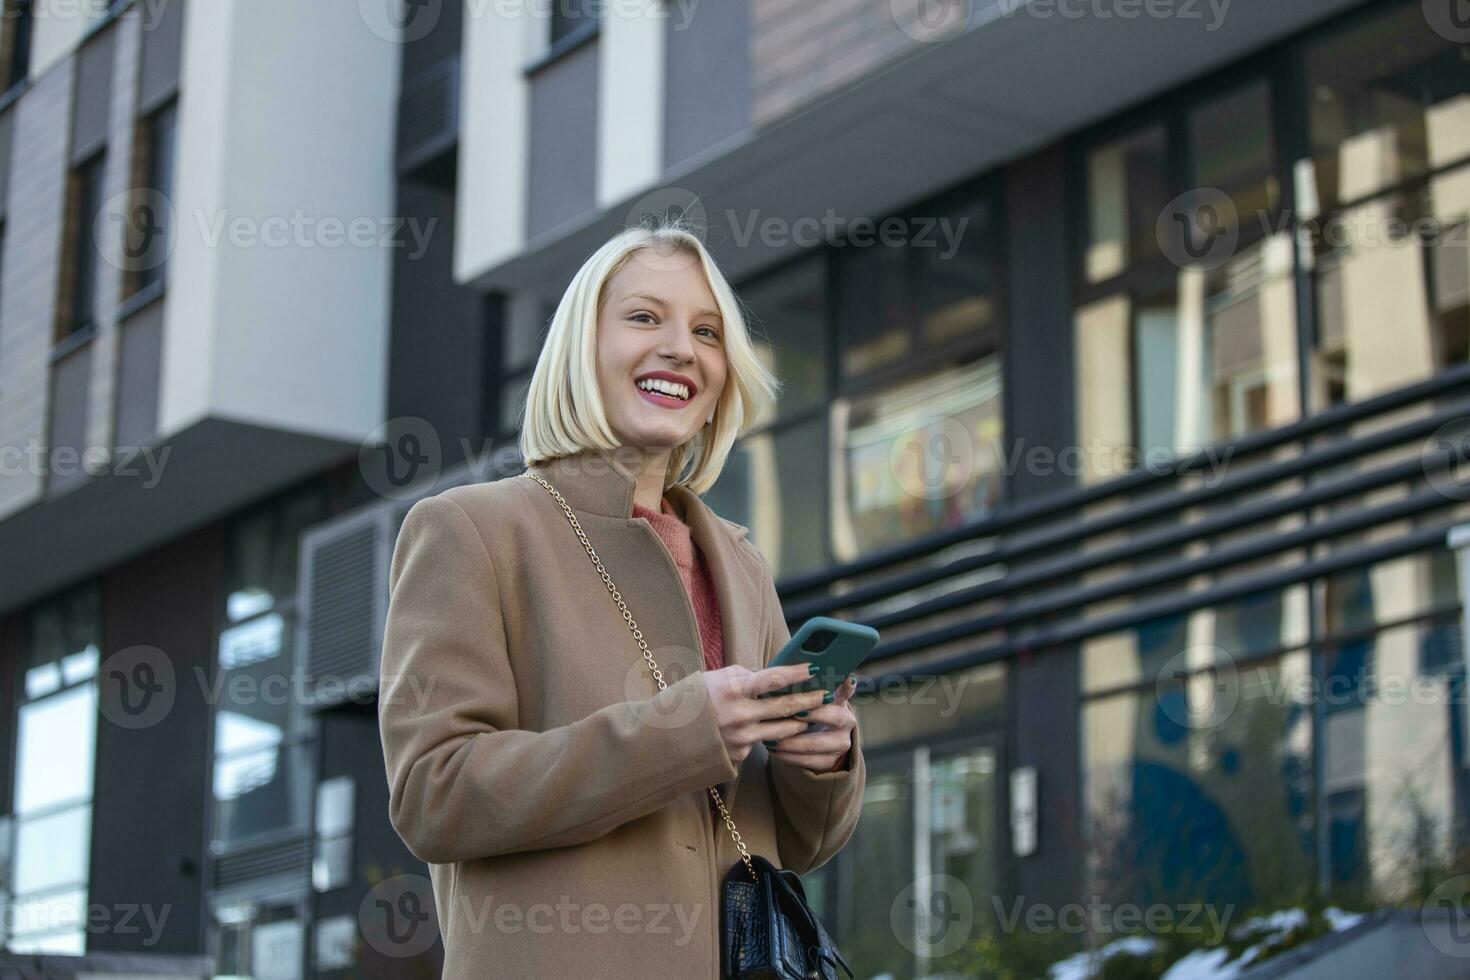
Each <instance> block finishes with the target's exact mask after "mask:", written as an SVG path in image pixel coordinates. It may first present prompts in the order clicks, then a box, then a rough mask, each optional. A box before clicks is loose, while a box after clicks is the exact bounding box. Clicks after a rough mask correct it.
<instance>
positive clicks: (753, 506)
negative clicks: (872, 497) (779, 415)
mask: <svg viewBox="0 0 1470 980" xmlns="http://www.w3.org/2000/svg"><path fill="white" fill-rule="evenodd" d="M825 443H826V418H825V417H824V416H821V415H818V416H815V417H813V418H811V419H809V420H808V421H806V422H802V423H799V424H796V425H791V426H785V427H782V428H780V429H777V430H775V431H770V430H767V431H766V432H761V433H758V434H756V435H751V436H746V437H745V438H744V439H742V440H740V442H739V443H737V444H736V446H735V448H734V449H733V450H732V451H731V453H730V456H729V458H728V459H727V460H726V461H725V468H724V470H723V471H722V472H721V473H720V479H719V482H717V483H716V484H715V486H714V487H713V488H711V489H710V491H709V493H707V494H706V495H705V498H704V499H705V503H707V504H708V505H709V506H710V507H712V508H713V509H714V510H715V512H716V513H718V514H719V515H720V516H722V517H724V518H726V519H728V520H732V521H734V522H735V523H737V524H744V525H745V526H746V527H748V528H750V535H751V542H752V543H753V544H754V545H755V546H756V547H757V548H758V549H759V550H760V552H761V554H763V555H765V556H766V560H767V561H769V562H770V563H771V571H772V574H773V576H774V577H775V578H778V579H779V578H782V577H784V576H788V575H795V574H797V573H800V572H804V571H810V570H812V569H816V568H820V567H822V566H823V565H825V564H826V563H827V560H828V559H827V549H826V547H825V546H824V542H823V528H824V527H825V526H826V519H827V514H826V508H827V498H826V495H825V494H823V493H821V492H820V488H822V487H824V486H826V483H827V472H826V466H825V456H824V454H823V452H822V446H823V445H825ZM813 488H817V489H818V491H819V492H810V491H811V490H812V489H813Z"/></svg>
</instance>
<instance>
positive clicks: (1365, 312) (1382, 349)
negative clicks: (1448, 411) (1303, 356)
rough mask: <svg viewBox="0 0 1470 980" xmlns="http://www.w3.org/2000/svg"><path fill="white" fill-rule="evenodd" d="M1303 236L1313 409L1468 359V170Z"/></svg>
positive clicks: (1360, 208)
mask: <svg viewBox="0 0 1470 980" xmlns="http://www.w3.org/2000/svg"><path fill="white" fill-rule="evenodd" d="M1467 73H1470V68H1467ZM1467 124H1470V119H1467ZM1309 230H1310V233H1311V238H1310V240H1311V244H1312V254H1313V285H1314V289H1315V296H1316V306H1317V334H1316V346H1315V349H1314V350H1313V352H1312V355H1313V386H1312V392H1311V395H1312V407H1313V409H1314V410H1320V409H1323V408H1327V407H1330V406H1332V405H1335V404H1338V403H1339V402H1348V401H1357V400H1359V399H1363V398H1367V397H1370V396H1372V395H1375V394H1378V393H1380V392H1384V391H1388V390H1391V389H1394V388H1399V387H1402V386H1404V385H1407V384H1411V383H1413V382H1415V381H1420V380H1423V379H1425V378H1428V377H1430V376H1431V375H1433V374H1434V373H1436V372H1437V371H1440V370H1442V369H1443V368H1446V367H1449V366H1451V365H1454V364H1463V363H1464V362H1465V361H1466V360H1467V359H1470V247H1467V245H1470V166H1467V167H1461V168H1459V169H1456V170H1452V171H1449V172H1447V173H1442V174H1439V175H1437V176H1434V177H1431V178H1429V180H1428V181H1426V182H1425V183H1424V184H1422V185H1419V186H1417V187H1414V188H1412V189H1410V190H1405V191H1395V192H1392V193H1389V194H1385V195H1382V196H1380V197H1376V198H1374V199H1372V200H1370V201H1368V202H1366V203H1363V204H1360V205H1357V206H1354V207H1350V208H1347V209H1346V210H1343V211H1341V212H1338V213H1337V214H1335V215H1333V216H1331V217H1330V218H1328V219H1326V220H1324V221H1321V222H1315V223H1313V224H1311V225H1310V226H1309ZM1386 323H1392V324H1393V329H1391V330H1390V329H1385V328H1384V324H1386Z"/></svg>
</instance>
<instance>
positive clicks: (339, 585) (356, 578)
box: [296, 465, 514, 711]
mask: <svg viewBox="0 0 1470 980" xmlns="http://www.w3.org/2000/svg"><path fill="white" fill-rule="evenodd" d="M512 469H514V467H512ZM481 476H482V474H481V473H479V472H477V471H476V470H474V469H473V468H471V467H470V466H468V465H464V466H461V467H459V468H456V469H453V470H449V471H447V472H445V473H443V474H441V475H440V476H439V478H438V479H437V480H435V481H434V482H433V483H432V484H431V485H430V486H427V487H425V489H424V495H425V496H428V495H431V494H435V493H440V492H442V491H444V490H447V489H449V488H450V487H456V486H462V485H463V484H466V483H475V482H478V481H479V480H480V479H481ZM415 503H417V500H384V501H382V502H380V503H377V504H373V505H371V506H369V507H364V508H361V509H359V510H356V511H354V512H352V513H349V514H344V515H342V516H340V517H336V518H333V519H332V520H330V521H327V522H325V523H323V524H318V525H317V526H316V527H313V528H311V529H309V530H308V531H306V533H304V534H303V535H302V536H301V559H300V561H301V566H300V569H299V572H300V574H299V577H298V582H299V585H298V589H297V597H296V598H297V626H296V629H297V633H296V637H297V651H298V658H299V662H300V664H301V670H302V671H303V672H304V674H305V676H304V677H303V678H302V679H301V689H302V691H303V692H304V693H305V695H306V698H307V701H308V703H309V704H310V706H311V708H312V710H315V711H320V710H323V709H325V708H330V707H333V706H335V705H339V704H342V703H344V702H346V701H349V700H351V701H354V702H357V703H363V701H364V699H365V698H366V697H367V696H368V695H370V694H372V693H374V692H376V691H377V689H378V673H379V670H380V667H381V664H382V659H383V624H384V621H385V620H386V619H387V618H388V571H389V569H390V568H391V567H392V564H393V545H394V543H395V542H396V541H397V540H398V530H399V528H400V527H402V525H403V519H404V517H406V516H407V515H408V512H409V510H410V509H411V508H412V507H413V505H414V504H415Z"/></svg>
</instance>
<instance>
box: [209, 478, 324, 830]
mask: <svg viewBox="0 0 1470 980" xmlns="http://www.w3.org/2000/svg"><path fill="white" fill-rule="evenodd" d="M324 510H325V508H324V504H323V501H322V498H321V496H320V494H319V493H318V492H317V491H315V490H308V491H305V492H302V493H295V494H289V495H286V496H282V497H280V498H277V499H275V500H272V501H269V502H267V503H266V504H264V505H263V506H261V507H259V508H257V509H256V510H254V511H252V512H250V513H248V514H246V515H244V516H242V517H241V518H238V519H237V520H236V521H235V522H234V523H233V524H232V526H231V527H230V530H229V532H228V537H227V547H226V556H225V560H226V568H227V569H228V572H227V578H226V584H227V588H226V596H225V608H224V610H223V614H224V619H223V624H222V628H221V630H220V633H219V641H218V644H219V645H218V653H217V657H218V659H217V667H216V669H217V671H218V676H216V677H215V678H213V679H212V683H213V684H214V685H215V689H216V690H217V691H218V692H219V695H218V700H217V701H216V702H215V707H214V752H215V758H214V771H213V777H212V786H211V795H212V798H213V799H214V800H215V815H214V820H213V825H214V840H213V847H214V849H215V851H216V852H217V853H218V852H223V851H227V850H229V849H230V848H231V847H232V846H235V845H238V844H242V843H244V842H246V841H247V840H248V839H249V838H251V837H253V836H257V835H267V836H268V835H271V834H275V833H283V832H288V831H296V832H302V833H304V832H306V831H308V829H309V828H308V827H307V822H306V821H307V814H308V813H309V812H310V799H309V796H308V793H309V788H308V783H309V780H310V775H311V774H310V755H309V753H308V752H307V750H306V745H307V744H308V743H307V742H306V739H308V738H309V736H310V732H311V727H310V721H309V717H308V714H307V709H306V705H305V704H304V703H303V702H302V699H301V697H300V687H299V685H298V684H297V683H296V678H297V675H298V667H299V666H300V665H298V664H297V663H296V656H295V627H296V579H297V562H298V560H299V542H300V537H301V534H302V532H303V531H304V530H306V529H307V528H308V527H310V526H311V525H312V524H314V523H316V522H317V521H319V520H321V518H322V517H323V516H325V514H324Z"/></svg>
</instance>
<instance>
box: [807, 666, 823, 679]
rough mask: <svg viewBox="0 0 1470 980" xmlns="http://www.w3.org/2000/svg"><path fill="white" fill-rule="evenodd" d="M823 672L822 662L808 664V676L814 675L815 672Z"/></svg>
mask: <svg viewBox="0 0 1470 980" xmlns="http://www.w3.org/2000/svg"><path fill="white" fill-rule="evenodd" d="M821 672H822V665H821V664H807V667H806V673H807V676H808V677H810V676H812V675H813V674H820V673H821Z"/></svg>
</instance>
